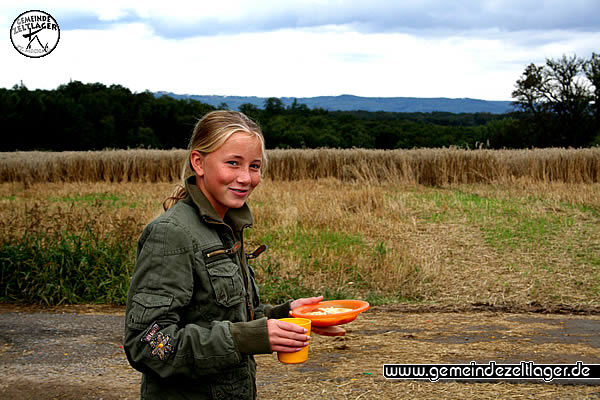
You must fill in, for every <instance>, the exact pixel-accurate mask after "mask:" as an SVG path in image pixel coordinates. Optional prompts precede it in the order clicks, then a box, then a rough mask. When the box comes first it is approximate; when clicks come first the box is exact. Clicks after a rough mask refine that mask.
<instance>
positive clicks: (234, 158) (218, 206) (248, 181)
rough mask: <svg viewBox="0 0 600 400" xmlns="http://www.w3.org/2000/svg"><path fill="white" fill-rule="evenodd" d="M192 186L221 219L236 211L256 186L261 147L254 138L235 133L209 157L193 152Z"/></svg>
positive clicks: (256, 138) (208, 155)
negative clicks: (194, 183)
mask: <svg viewBox="0 0 600 400" xmlns="http://www.w3.org/2000/svg"><path fill="white" fill-rule="evenodd" d="M190 159H191V162H192V167H193V168H194V171H196V185H197V186H198V187H199V188H200V190H202V192H203V193H204V195H205V196H206V197H207V198H208V201H210V204H211V205H212V206H213V208H214V209H215V211H216V212H217V214H219V215H220V216H221V218H223V217H224V216H225V213H226V212H227V210H228V209H230V208H240V207H242V206H243V205H244V203H245V202H246V199H247V198H248V196H249V195H250V193H252V190H254V188H255V187H256V186H257V185H258V184H259V183H260V168H261V163H262V146H261V142H260V140H259V139H258V137H256V136H254V135H252V136H250V135H248V134H245V133H242V132H236V133H234V134H233V135H231V136H230V137H229V139H227V140H226V141H225V143H223V145H222V146H221V147H219V148H218V149H217V150H215V151H213V152H212V153H208V154H206V155H202V154H201V153H200V152H199V151H193V152H192V155H191V157H190Z"/></svg>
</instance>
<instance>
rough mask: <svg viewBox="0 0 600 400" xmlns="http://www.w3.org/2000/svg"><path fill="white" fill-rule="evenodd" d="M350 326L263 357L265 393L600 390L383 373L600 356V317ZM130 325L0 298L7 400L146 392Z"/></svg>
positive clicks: (473, 317)
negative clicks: (129, 346) (126, 344)
mask: <svg viewBox="0 0 600 400" xmlns="http://www.w3.org/2000/svg"><path fill="white" fill-rule="evenodd" d="M345 327H346V329H347V330H348V334H347V335H346V336H345V337H338V338H331V337H323V336H318V335H313V339H312V341H311V350H310V358H309V361H308V362H306V363H305V364H302V365H298V366H289V365H287V366H286V365H282V364H279V363H278V362H277V360H276V357H274V356H271V355H261V356H257V361H258V364H259V374H258V387H259V395H260V398H262V399H280V398H282V399H285V398H292V397H294V394H298V395H299V394H301V395H302V397H303V398H305V399H313V398H332V399H338V398H339V399H345V398H352V399H354V398H361V399H370V398H372V399H381V398H403V397H407V396H408V397H411V396H412V395H414V391H415V390H418V391H419V393H420V395H419V396H418V397H420V398H437V399H440V398H452V397H456V396H459V397H473V398H474V397H477V398H498V397H503V398H504V397H515V396H523V397H526V398H534V397H536V398H600V386H599V385H600V380H586V381H576V382H575V381H570V382H559V381H555V382H554V383H552V384H544V383H542V382H533V383H532V382H522V383H519V384H514V383H512V384H508V383H506V382H495V383H477V384H472V383H460V382H437V383H431V382H421V381H386V380H385V379H384V378H383V377H382V376H381V371H382V364H383V363H384V362H387V363H390V362H391V363H414V364H417V363H468V362H469V360H477V362H478V363H485V362H487V361H489V360H495V361H496V362H498V363H510V362H514V363H518V362H519V360H523V361H527V360H533V361H535V362H536V363H574V362H575V361H583V362H585V363H599V362H600V316H598V315H552V314H526V313H520V314H510V313H493V312H484V313H480V312H477V313H476V312H473V313H468V312H463V313H432V312H426V313H422V312H420V313H410V312H406V311H405V310H398V309H393V308H389V309H386V308H374V309H373V310H370V311H368V312H366V313H364V314H361V316H360V317H359V318H358V319H357V320H356V321H354V322H352V323H350V324H348V325H346V326H345ZM122 332H123V309H122V308H110V307H108V308H107V307H92V306H80V307H62V308H55V309H50V310H48V309H46V310H40V309H35V308H33V309H32V308H27V307H15V306H10V305H0V373H1V374H2V375H1V376H2V377H3V379H2V382H1V383H0V399H25V400H27V399H32V400H33V399H35V400H46V399H84V400H85V399H96V400H97V399H105V400H108V399H136V398H139V382H140V374H139V373H137V372H136V371H134V370H133V369H132V368H131V367H129V365H128V363H127V360H126V358H125V354H124V352H123V349H122V347H121V338H122ZM299 383H300V384H299ZM565 383H568V384H565ZM531 396H533V397H531Z"/></svg>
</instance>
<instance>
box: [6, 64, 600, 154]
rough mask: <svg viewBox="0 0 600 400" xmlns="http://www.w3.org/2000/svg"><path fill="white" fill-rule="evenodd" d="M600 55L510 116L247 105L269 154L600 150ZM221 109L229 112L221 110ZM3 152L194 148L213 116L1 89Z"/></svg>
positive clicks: (536, 88)
mask: <svg viewBox="0 0 600 400" xmlns="http://www.w3.org/2000/svg"><path fill="white" fill-rule="evenodd" d="M599 77H600V55H598V54H595V53H594V54H593V55H592V57H591V58H590V59H589V60H582V59H579V58H577V57H572V58H569V57H566V56H565V57H563V58H562V59H559V60H547V62H546V64H545V65H542V66H536V65H534V64H531V65H529V66H528V67H527V68H526V69H525V72H524V73H523V75H522V76H521V78H520V79H519V80H518V81H517V82H516V84H515V88H516V89H515V91H514V92H513V97H514V98H515V103H514V104H515V111H514V112H511V113H506V114H500V115H498V114H489V113H465V114H453V113H447V112H433V113H393V112H367V111H327V110H323V109H318V108H317V109H310V108H308V107H307V106H306V105H305V104H299V103H298V102H297V101H294V102H293V103H292V104H291V105H290V106H288V107H285V106H284V104H283V103H282V101H281V100H280V99H278V98H269V99H267V100H265V104H264V107H263V108H259V107H256V106H254V105H252V104H243V105H242V106H240V111H242V112H244V113H245V114H247V115H248V116H250V117H251V118H253V119H254V120H255V121H257V122H258V123H259V125H260V126H261V128H262V130H263V133H264V135H265V139H266V144H267V147H268V148H318V147H330V148H352V147H359V148H379V149H395V148H415V147H416V148H421V147H449V146H457V147H462V148H480V147H485V148H528V147H548V146H563V147H586V146H591V145H600V102H599V101H598V98H599V97H600V78H599ZM219 108H227V105H226V104H222V105H221V106H220V107H219ZM0 109H1V112H0V123H1V126H2V127H3V130H4V132H5V133H4V135H3V137H4V139H3V140H2V142H1V143H0V151H14V150H23V151H27V150H52V151H64V150H102V149H107V148H140V147H145V148H156V149H171V148H184V147H186V146H187V143H188V140H189V138H190V135H191V132H192V129H193V126H194V125H195V123H196V122H197V120H198V118H200V117H202V115H204V114H206V113H207V112H209V111H211V110H214V109H215V108H214V107H213V106H211V105H208V104H204V103H201V102H199V101H196V100H191V99H174V98H172V97H169V96H162V97H155V96H154V94H152V93H151V92H148V91H145V92H142V93H133V92H131V91H130V90H129V89H128V88H126V87H123V86H121V85H110V86H106V85H104V84H101V83H91V84H85V83H82V82H79V81H72V82H69V83H67V84H63V85H60V86H59V87H58V88H57V89H54V90H33V91H32V90H28V89H27V87H26V86H25V85H23V84H22V83H21V84H19V85H15V86H14V87H13V88H11V89H0Z"/></svg>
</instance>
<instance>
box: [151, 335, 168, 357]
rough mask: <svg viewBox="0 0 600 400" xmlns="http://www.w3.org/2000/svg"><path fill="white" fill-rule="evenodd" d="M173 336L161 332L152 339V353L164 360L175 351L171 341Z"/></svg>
mask: <svg viewBox="0 0 600 400" xmlns="http://www.w3.org/2000/svg"><path fill="white" fill-rule="evenodd" d="M170 341H171V336H169V335H163V334H162V332H159V333H158V335H156V337H155V338H152V340H151V341H150V347H152V355H153V356H157V357H158V358H159V360H161V361H164V360H165V359H166V358H167V357H168V356H169V354H171V353H172V352H173V345H172V344H171V343H169V342H170Z"/></svg>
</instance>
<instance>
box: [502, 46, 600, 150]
mask: <svg viewBox="0 0 600 400" xmlns="http://www.w3.org/2000/svg"><path fill="white" fill-rule="evenodd" d="M589 63H590V61H585V60H583V59H581V58H578V57H577V56H572V57H567V56H563V57H562V58H560V59H558V60H554V59H547V60H546V63H545V65H543V66H536V65H535V64H530V65H528V66H527V67H526V68H525V72H524V73H523V75H522V76H521V78H519V79H518V80H517V82H516V85H515V86H516V89H515V90H514V91H513V93H512V96H513V98H515V99H516V101H515V105H517V106H518V107H519V108H520V109H521V110H523V111H524V112H525V113H527V114H529V115H530V118H529V119H528V120H526V123H529V124H532V125H533V127H534V129H533V131H535V136H537V137H536V140H534V142H536V143H537V144H542V145H560V146H576V147H580V146H586V145H589V143H590V142H591V139H592V136H593V130H592V129H591V119H590V116H591V109H590V102H591V100H592V98H593V96H592V91H591V90H590V88H591V83H590V79H588V76H586V68H585V66H586V65H588V64H589ZM589 69H590V70H593V67H590V68H589ZM592 75H593V73H592Z"/></svg>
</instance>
